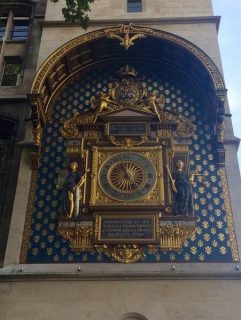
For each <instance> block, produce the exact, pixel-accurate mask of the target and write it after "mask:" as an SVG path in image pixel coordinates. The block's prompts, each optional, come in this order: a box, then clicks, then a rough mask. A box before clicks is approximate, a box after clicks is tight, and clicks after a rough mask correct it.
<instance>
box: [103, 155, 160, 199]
mask: <svg viewBox="0 0 241 320" xmlns="http://www.w3.org/2000/svg"><path fill="white" fill-rule="evenodd" d="M156 178H157V175H156V170H155V168H154V166H153V165H152V163H151V161H149V160H148V159H147V158H146V157H145V156H143V155H141V154H139V153H136V152H120V153H117V154H115V155H113V156H111V157H110V158H109V159H107V160H106V161H105V162H104V163H103V165H102V166H101V168H100V171H99V184H100V187H101V189H102V190H103V191H104V193H106V194H107V195H108V196H110V197H111V198H113V199H116V200H119V201H135V200H138V199H141V198H143V197H144V196H145V195H146V194H148V193H149V192H150V191H151V190H152V189H153V187H154V185H155V183H156Z"/></svg>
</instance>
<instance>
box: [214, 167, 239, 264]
mask: <svg viewBox="0 0 241 320" xmlns="http://www.w3.org/2000/svg"><path fill="white" fill-rule="evenodd" d="M219 172H220V177H221V184H222V189H223V200H224V208H225V211H226V219H227V225H228V234H229V239H230V247H231V251H232V257H233V262H239V261H240V258H239V252H238V245H237V239H236V234H235V229H234V221H233V214H232V206H231V201H230V194H229V189H228V180H227V174H226V170H225V168H220V169H219Z"/></svg>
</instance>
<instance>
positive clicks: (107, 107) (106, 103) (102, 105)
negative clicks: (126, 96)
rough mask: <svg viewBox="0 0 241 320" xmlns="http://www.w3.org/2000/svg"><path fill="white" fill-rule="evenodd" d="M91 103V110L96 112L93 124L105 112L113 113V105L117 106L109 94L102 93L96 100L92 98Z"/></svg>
mask: <svg viewBox="0 0 241 320" xmlns="http://www.w3.org/2000/svg"><path fill="white" fill-rule="evenodd" d="M90 103H91V108H92V109H94V110H95V117H94V120H93V122H96V120H97V118H98V117H99V115H100V114H102V113H103V112H104V111H113V107H112V106H111V104H115V101H113V100H112V99H111V98H110V96H109V95H108V94H106V93H104V92H100V93H99V94H98V96H97V97H96V98H95V97H92V98H91V99H90Z"/></svg>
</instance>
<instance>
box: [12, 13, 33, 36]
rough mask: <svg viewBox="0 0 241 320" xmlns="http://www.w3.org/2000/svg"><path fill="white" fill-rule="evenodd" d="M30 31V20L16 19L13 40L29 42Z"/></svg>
mask: <svg viewBox="0 0 241 320" xmlns="http://www.w3.org/2000/svg"><path fill="white" fill-rule="evenodd" d="M28 31H29V19H27V18H26V19H24V18H14V20H13V29H12V34H11V40H19V41H22V40H27V38H28Z"/></svg>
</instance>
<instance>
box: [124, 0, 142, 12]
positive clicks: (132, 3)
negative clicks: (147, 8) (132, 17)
mask: <svg viewBox="0 0 241 320" xmlns="http://www.w3.org/2000/svg"><path fill="white" fill-rule="evenodd" d="M127 12H142V0H127Z"/></svg>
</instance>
